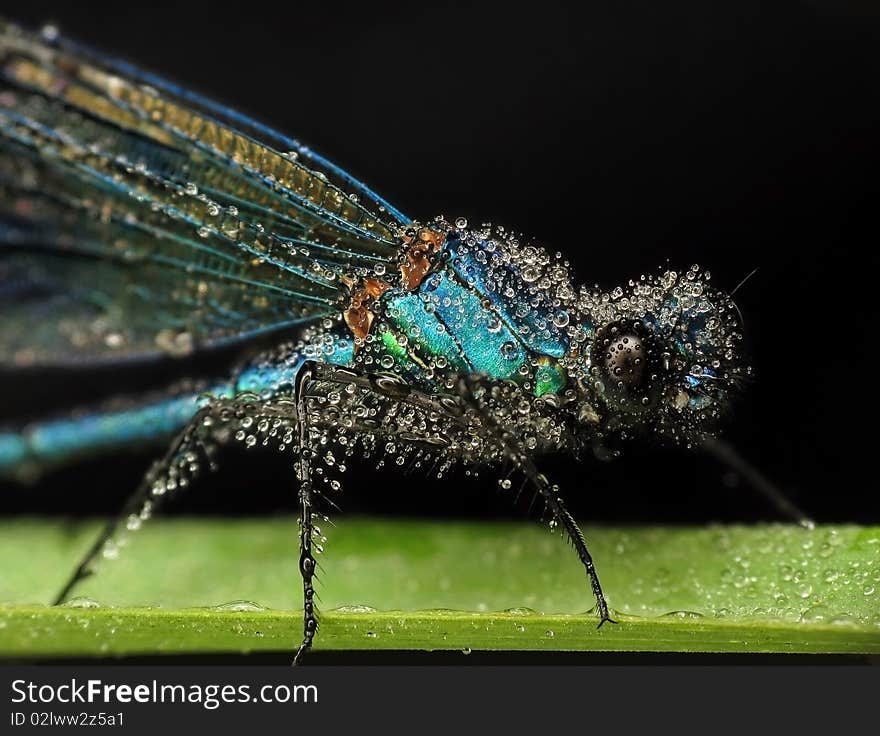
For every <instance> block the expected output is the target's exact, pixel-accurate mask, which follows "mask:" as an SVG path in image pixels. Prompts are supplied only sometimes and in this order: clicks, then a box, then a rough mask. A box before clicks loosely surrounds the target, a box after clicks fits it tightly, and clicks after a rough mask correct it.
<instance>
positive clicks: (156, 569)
mask: <svg viewBox="0 0 880 736" xmlns="http://www.w3.org/2000/svg"><path fill="white" fill-rule="evenodd" d="M336 523H337V526H335V527H333V528H332V531H331V532H330V533H329V534H328V536H329V537H330V540H329V542H328V544H327V550H326V552H325V553H324V554H322V555H321V556H320V559H319V564H320V568H319V575H320V582H319V586H318V592H319V595H320V597H321V601H320V603H319V605H320V610H321V611H322V615H321V629H320V632H319V635H318V639H317V643H316V648H320V649H408V650H414V649H419V650H436V649H475V650H557V651H564V650H572V651H574V650H578V651H580V650H583V651H587V650H593V651H657V652H661V651H676V652H815V653H860V654H869V653H875V654H876V653H880V528H876V527H869V528H865V527H855V526H840V527H820V528H818V529H816V530H813V531H806V530H803V529H800V528H797V527H791V526H785V525H766V526H757V527H720V526H718V527H706V528H668V527H667V528H650V527H632V528H607V527H604V528H603V527H599V528H590V527H587V528H586V534H587V539H588V541H589V544H590V547H591V549H592V551H593V553H594V557H595V559H596V562H597V566H598V569H599V573H600V576H601V578H602V582H603V585H604V586H605V589H606V593H607V596H608V600H609V603H610V605H611V607H612V608H613V609H614V611H615V615H616V618H617V619H618V621H619V623H618V624H617V625H606V626H604V627H602V629H597V628H596V624H597V619H596V618H595V616H594V615H592V614H591V613H589V609H590V608H592V606H593V604H594V601H593V599H592V596H591V594H590V591H589V586H588V585H587V581H586V578H585V575H584V573H583V570H582V568H581V567H580V566H579V564H578V562H577V560H576V558H575V556H574V555H573V554H572V552H571V550H570V549H569V548H567V547H566V545H564V544H562V543H561V542H560V540H559V538H558V535H557V536H554V535H551V534H549V533H547V531H546V530H545V529H541V528H539V527H537V526H535V525H533V524H529V523H473V522H467V523H464V522H455V521H417V520H383V519H368V518H345V517H339V519H338V520H337V522H336ZM97 529H98V525H97V524H96V523H82V522H78V523H69V524H68V523H64V522H60V521H57V520H40V519H10V520H6V521H3V522H0V559H2V561H3V569H2V574H0V604H2V605H0V656H2V657H6V658H34V657H41V656H52V657H65V656H70V657H73V656H76V657H81V656H110V655H128V654H159V653H200V654H201V653H212V652H246V651H291V650H293V649H294V648H295V646H296V644H297V643H298V641H299V635H300V632H301V628H302V623H301V614H300V613H299V610H298V607H299V604H300V595H301V593H300V581H299V573H298V570H297V562H298V549H297V527H296V522H295V520H292V519H265V520H263V519H222V520H216V519H215V520H189V519H184V520H157V521H154V522H151V523H150V524H148V525H146V527H145V528H144V529H143V530H141V531H139V532H137V533H136V534H133V535H131V538H130V540H129V543H128V544H127V545H126V546H125V548H124V550H123V551H122V553H121V555H120V557H119V559H116V560H108V561H106V562H105V563H104V564H103V565H102V566H101V569H100V573H99V574H98V575H96V576H94V577H92V578H90V579H88V580H87V581H85V582H84V583H83V585H82V587H81V588H80V589H79V590H78V591H77V593H78V594H79V595H81V596H85V597H87V598H88V599H90V601H91V602H94V603H96V604H97V605H98V607H94V608H82V607H79V608H77V607H68V606H65V607H59V608H51V607H48V606H47V605H46V603H47V602H48V601H49V600H51V598H52V596H53V594H54V593H55V592H56V591H57V589H58V588H59V587H60V585H61V584H62V582H63V580H64V578H65V576H66V575H67V574H69V572H70V568H71V566H72V565H73V563H74V561H75V560H76V559H77V556H78V555H79V554H81V553H82V551H83V550H84V549H85V548H87V547H88V545H89V543H90V541H91V540H92V538H93V535H94V534H95V533H96V532H97ZM325 531H327V530H325ZM241 600H247V601H252V602H254V603H255V604H259V606H261V607H263V608H264V609H265V610H261V609H260V608H257V607H256V606H251V605H244V604H235V605H225V606H224V605H223V604H227V603H230V602H233V601H241ZM374 609H377V610H374ZM440 609H443V610H440Z"/></svg>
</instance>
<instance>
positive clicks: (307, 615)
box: [293, 362, 318, 665]
mask: <svg viewBox="0 0 880 736" xmlns="http://www.w3.org/2000/svg"><path fill="white" fill-rule="evenodd" d="M314 377H315V364H313V363H311V362H307V363H305V364H304V365H303V366H302V368H300V370H299V373H297V376H296V386H295V393H294V400H295V402H296V413H297V418H298V425H299V469H298V478H299V503H300V530H299V547H300V554H299V571H300V574H301V575H302V582H303V640H302V643H301V644H300V645H299V649H297V652H296V655H295V656H294V658H293V664H294V665H297V664H300V663H301V662H302V658H303V656H304V655H305V653H306V652H307V651H309V649H311V648H312V642H313V641H314V639H315V633H316V632H317V630H318V617H317V613H316V611H315V585H314V576H315V557H314V555H313V554H312V534H313V532H314V526H313V523H312V506H313V498H312V477H311V475H312V474H311V459H312V450H311V438H310V431H311V430H310V428H309V421H308V411H307V409H306V405H305V401H306V390H307V389H308V386H309V384H310V383H311V382H312V381H313V380H314Z"/></svg>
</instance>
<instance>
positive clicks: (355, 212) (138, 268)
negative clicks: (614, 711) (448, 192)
mask: <svg viewBox="0 0 880 736" xmlns="http://www.w3.org/2000/svg"><path fill="white" fill-rule="evenodd" d="M406 221H407V218H406V217H405V216H404V215H403V214H402V213H400V212H399V211H397V210H396V209H394V208H393V207H391V206H390V205H389V204H388V203H387V202H385V201H384V200H382V199H381V198H380V197H379V196H378V195H376V194H375V193H374V192H372V191H371V190H370V189H368V188H367V187H366V186H364V185H363V184H361V183H360V182H358V181H357V180H355V179H354V178H353V177H351V176H350V175H348V174H346V173H345V172H344V171H342V170H341V169H340V168H339V167H337V166H335V165H334V164H332V163H331V162H329V161H327V160H326V159H324V158H322V157H320V156H319V155H317V154H315V153H313V152H311V151H310V150H309V149H308V148H306V147H305V146H303V145H301V144H300V143H299V142H297V141H295V140H293V139H291V138H287V137H285V136H283V135H281V134H279V133H276V132H274V131H272V130H271V129H269V128H267V127H266V126H264V125H262V124H260V123H257V122H255V121H252V120H249V119H248V118H246V117H244V116H242V115H240V114H238V113H236V112H234V111H232V110H229V109H226V108H223V107H221V106H220V105H217V104H216V103H213V102H210V101H208V100H205V99H204V98H202V97H200V96H198V95H196V94H194V93H190V92H187V91H185V90H182V89H180V88H177V87H175V86H173V85H171V84H169V83H167V82H165V81H164V80H161V79H159V78H157V77H155V76H153V75H151V74H148V73H146V72H141V71H139V70H137V69H136V68H134V67H132V66H130V65H128V64H126V63H124V62H120V61H116V60H112V59H109V58H106V57H101V56H98V55H96V54H94V53H92V52H90V51H88V50H85V49H83V48H81V47H79V46H76V45H74V44H71V43H68V42H65V41H59V40H57V39H47V38H45V37H41V36H36V35H33V34H30V33H27V32H25V31H22V30H21V29H19V28H17V27H16V26H14V25H11V24H3V23H0V314H2V319H0V366H6V367H9V366H13V367H17V366H22V365H59V364H60V365H63V364H67V363H71V362H81V361H83V360H87V361H100V360H111V361H115V360H121V359H131V358H144V357H149V356H155V355H162V354H167V353H169V352H170V353H175V352H189V351H191V350H195V349H198V348H201V347H205V346H214V345H218V344H224V343H229V342H237V341H243V340H246V339H248V338H250V337H251V336H253V335H254V334H257V333H264V332H269V331H274V330H280V329H283V328H286V327H290V326H291V325H296V324H297V323H299V322H302V321H304V320H311V319H315V318H317V317H320V316H322V315H327V314H331V313H338V311H339V302H340V299H341V298H343V292H344V290H345V287H344V286H343V285H342V283H341V281H340V276H341V275H343V274H346V273H351V272H356V271H358V270H366V269H373V268H375V266H376V265H377V264H388V265H389V266H393V264H394V263H395V260H396V256H397V231H398V229H399V228H400V227H401V225H403V224H404V223H405V222H406Z"/></svg>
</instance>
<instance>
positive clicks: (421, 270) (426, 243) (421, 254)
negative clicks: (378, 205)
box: [400, 227, 446, 291]
mask: <svg viewBox="0 0 880 736" xmlns="http://www.w3.org/2000/svg"><path fill="white" fill-rule="evenodd" d="M401 239H402V240H403V243H404V245H406V246H407V247H406V250H405V251H404V261H403V263H401V264H400V275H401V276H402V277H403V288H405V289H406V290H407V291H415V290H416V289H418V288H419V286H421V284H422V281H424V280H425V276H427V274H428V271H430V270H431V265H432V264H433V258H432V257H433V256H435V255H436V254H437V253H439V252H440V249H441V248H442V247H443V243H444V242H445V241H446V235H445V234H444V233H440V232H437V231H436V230H432V229H431V228H429V227H423V228H419V231H418V232H417V233H416V234H415V236H414V237H413V236H409V235H402V236H401Z"/></svg>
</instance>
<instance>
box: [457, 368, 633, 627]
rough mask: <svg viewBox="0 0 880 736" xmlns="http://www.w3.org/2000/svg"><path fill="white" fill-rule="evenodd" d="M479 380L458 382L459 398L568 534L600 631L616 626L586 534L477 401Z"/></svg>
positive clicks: (518, 445)
mask: <svg viewBox="0 0 880 736" xmlns="http://www.w3.org/2000/svg"><path fill="white" fill-rule="evenodd" d="M480 380H481V379H480V377H479V376H463V377H461V378H460V379H459V381H458V384H457V388H458V393H459V395H460V396H461V397H462V398H463V399H464V400H465V402H466V403H467V404H468V406H470V407H471V409H472V410H473V411H474V412H475V413H476V414H477V415H478V416H479V417H480V419H481V420H482V423H483V424H484V426H485V428H486V430H487V432H488V433H489V434H490V435H491V436H492V437H493V438H494V440H495V442H497V444H498V446H499V447H500V448H501V449H502V450H503V452H504V454H505V455H506V457H507V458H508V459H509V460H510V461H511V462H512V463H513V464H514V465H515V466H516V467H517V468H519V469H520V470H521V471H522V472H523V474H524V475H525V476H526V478H528V480H529V482H531V484H532V485H533V486H534V487H535V490H536V491H537V492H538V493H539V494H540V495H541V497H542V498H543V500H544V502H545V503H546V504H547V508H548V509H549V510H550V513H551V514H553V518H554V519H556V521H558V522H559V523H560V524H561V525H562V528H563V529H564V530H565V532H566V534H567V535H568V538H569V540H571V543H572V545H573V546H574V548H575V551H576V552H577V555H578V558H579V559H580V561H581V564H583V566H584V568H585V569H586V572H587V577H588V578H589V580H590V586H591V587H592V589H593V595H594V596H595V597H596V609H597V611H598V613H599V627H600V628H601V626H602V624H604V623H605V622H606V621H610V622H611V623H617V622H616V621H614V619H612V618H611V616H610V615H609V612H608V603H607V602H606V600H605V595H604V593H603V592H602V585H601V584H600V583H599V575H598V573H597V572H596V566H595V565H594V564H593V558H592V556H591V555H590V551H589V550H588V549H587V540H586V539H585V538H584V535H583V532H582V531H581V530H580V528H579V527H578V525H577V522H576V521H575V520H574V518H573V517H572V515H571V514H570V513H569V511H568V509H567V508H566V507H565V505H564V504H563V502H562V499H561V498H560V497H559V496H558V495H557V493H556V491H555V490H554V488H553V487H552V486H551V485H550V482H549V481H548V480H547V476H545V475H544V474H543V473H540V472H538V469H537V468H536V467H535V463H534V462H533V461H532V458H531V456H530V455H529V454H528V452H527V451H526V449H525V448H524V447H523V445H522V443H521V442H520V440H519V439H518V438H517V437H516V436H515V435H514V434H512V433H511V432H509V431H508V430H507V429H505V428H504V427H502V426H501V425H500V424H499V423H498V422H497V421H495V418H494V417H493V416H492V414H491V412H490V411H488V410H487V409H486V407H485V405H484V404H483V403H482V402H480V401H479V400H478V398H477V389H478V387H479V384H480Z"/></svg>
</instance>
